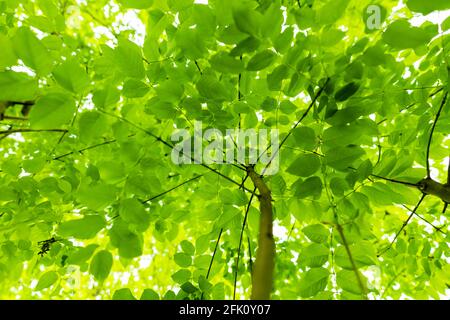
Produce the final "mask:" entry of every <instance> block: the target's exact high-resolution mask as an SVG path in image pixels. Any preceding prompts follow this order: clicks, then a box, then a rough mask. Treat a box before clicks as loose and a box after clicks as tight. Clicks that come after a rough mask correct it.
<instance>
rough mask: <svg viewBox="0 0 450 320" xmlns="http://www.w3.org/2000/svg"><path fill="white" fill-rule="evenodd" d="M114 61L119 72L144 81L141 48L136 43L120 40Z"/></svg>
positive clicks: (115, 50)
mask: <svg viewBox="0 0 450 320" xmlns="http://www.w3.org/2000/svg"><path fill="white" fill-rule="evenodd" d="M114 61H115V64H116V66H117V68H118V69H119V71H120V72H121V73H122V74H123V75H124V76H126V77H130V78H137V79H142V78H144V76H145V69H144V61H143V59H142V53H141V48H139V47H138V46H137V45H136V44H135V43H133V42H131V41H129V40H127V39H124V38H120V39H119V44H118V46H117V47H116V48H115V49H114Z"/></svg>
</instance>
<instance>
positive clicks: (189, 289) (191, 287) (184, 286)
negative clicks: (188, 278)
mask: <svg viewBox="0 0 450 320" xmlns="http://www.w3.org/2000/svg"><path fill="white" fill-rule="evenodd" d="M181 289H182V290H183V291H184V292H186V293H194V292H195V291H197V288H196V287H194V285H193V284H192V283H190V282H185V283H183V284H182V285H181Z"/></svg>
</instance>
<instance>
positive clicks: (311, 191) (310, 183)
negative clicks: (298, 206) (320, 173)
mask: <svg viewBox="0 0 450 320" xmlns="http://www.w3.org/2000/svg"><path fill="white" fill-rule="evenodd" d="M322 187H323V185H322V180H320V178H319V177H310V178H308V179H306V180H305V181H303V182H300V183H298V184H296V185H295V188H294V189H295V195H296V196H297V197H298V198H300V199H304V198H308V197H314V198H317V197H320V195H321V194H322Z"/></svg>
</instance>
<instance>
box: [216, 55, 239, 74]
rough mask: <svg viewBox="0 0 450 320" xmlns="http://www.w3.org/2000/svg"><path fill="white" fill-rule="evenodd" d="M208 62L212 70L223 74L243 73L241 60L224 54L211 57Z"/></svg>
mask: <svg viewBox="0 0 450 320" xmlns="http://www.w3.org/2000/svg"><path fill="white" fill-rule="evenodd" d="M209 62H210V64H211V66H212V67H213V68H214V69H216V70H217V71H218V72H223V73H235V74H237V73H241V72H242V71H244V68H245V66H244V62H242V60H238V59H235V58H233V57H232V56H230V55H228V54H226V53H224V52H221V53H218V54H216V55H214V56H212V57H211V59H210V60H209Z"/></svg>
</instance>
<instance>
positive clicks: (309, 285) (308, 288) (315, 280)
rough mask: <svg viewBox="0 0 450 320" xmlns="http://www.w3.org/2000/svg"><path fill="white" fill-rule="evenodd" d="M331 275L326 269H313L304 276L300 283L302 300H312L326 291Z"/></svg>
mask: <svg viewBox="0 0 450 320" xmlns="http://www.w3.org/2000/svg"><path fill="white" fill-rule="evenodd" d="M329 275H330V273H329V272H328V270H327V269H324V268H312V269H310V270H308V271H306V272H304V273H303V274H302V277H301V279H300V283H299V294H300V296H301V297H302V298H310V297H313V296H315V295H317V294H318V293H319V292H321V291H323V290H325V287H326V286H327V283H328V277H329Z"/></svg>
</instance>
